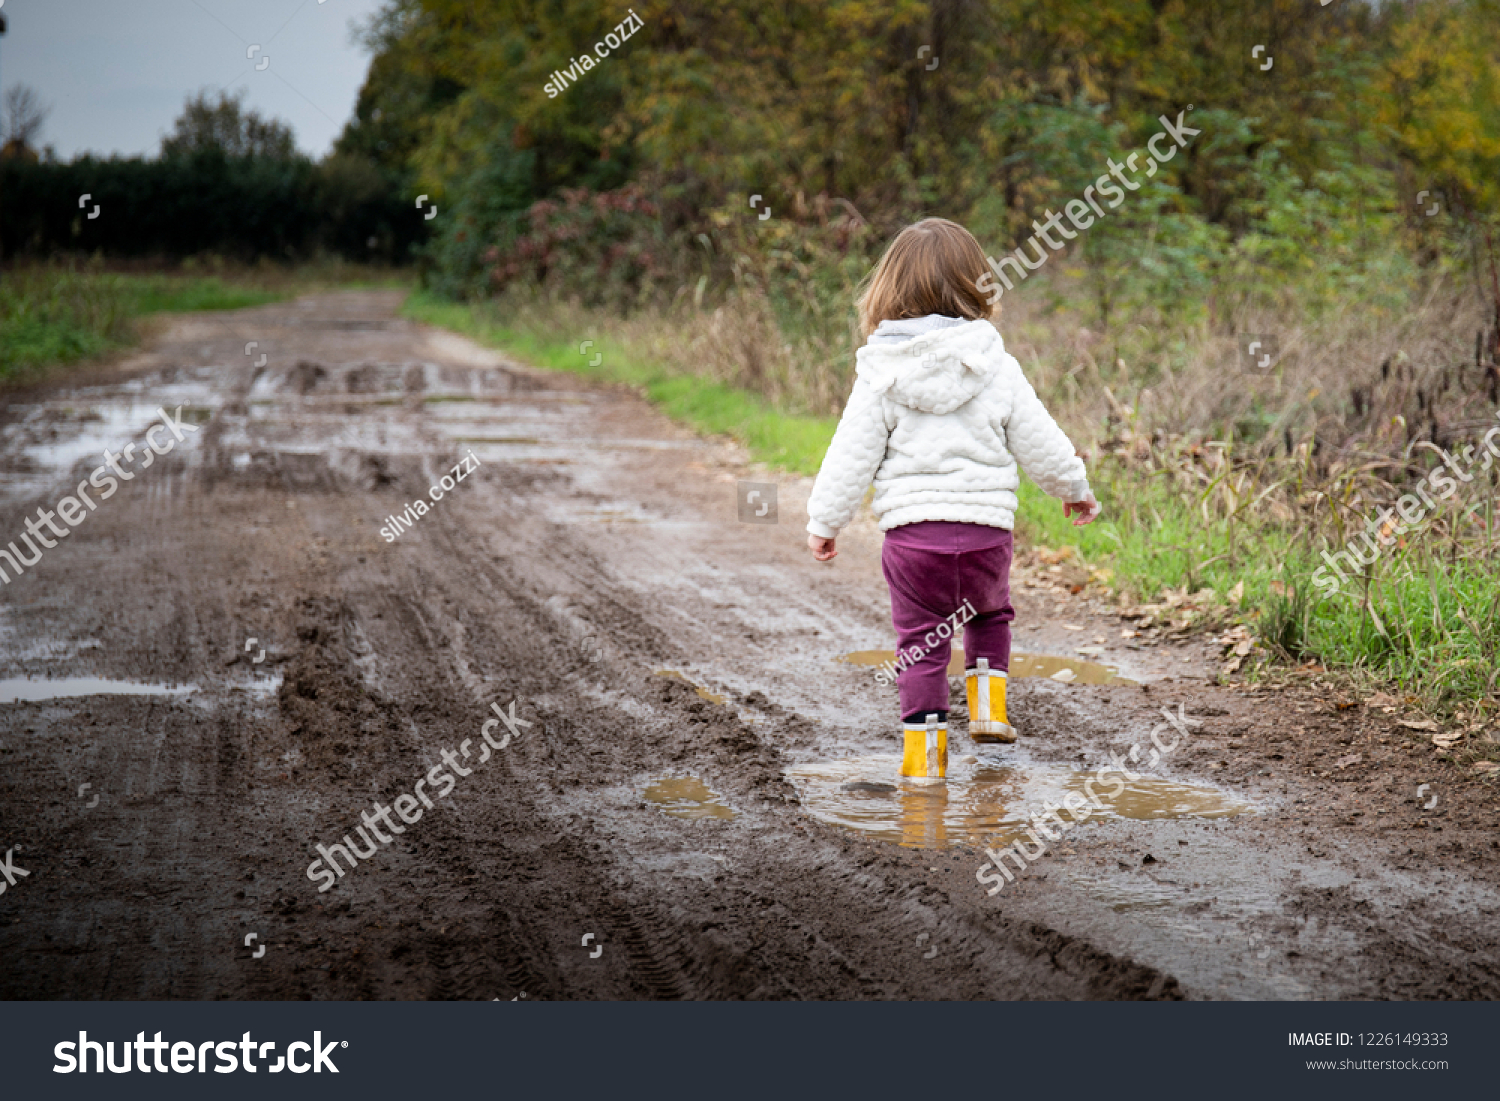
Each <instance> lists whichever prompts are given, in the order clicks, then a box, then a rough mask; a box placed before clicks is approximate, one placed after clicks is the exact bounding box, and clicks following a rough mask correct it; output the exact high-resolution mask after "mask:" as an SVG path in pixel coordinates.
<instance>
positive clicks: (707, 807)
mask: <svg viewBox="0 0 1500 1101" xmlns="http://www.w3.org/2000/svg"><path fill="white" fill-rule="evenodd" d="M641 794H642V796H643V797H644V798H645V800H646V801H647V802H648V803H655V804H656V805H657V806H659V807H661V810H662V813H663V814H670V815H671V816H672V817H673V818H690V819H691V818H733V817H734V816H735V812H734V811H733V810H731V809H730V808H729V807H727V806H725V805H724V803H723V801H722V797H721V796H720V795H719V793H718V792H716V791H714V790H713V789H712V788H710V787H709V786H708V785H707V784H705V783H704V782H703V781H702V780H700V779H698V777H696V776H668V777H666V778H665V779H661V780H658V781H656V783H654V784H652V785H651V786H650V787H648V788H647V789H646V790H645V791H644V792H642V793H641Z"/></svg>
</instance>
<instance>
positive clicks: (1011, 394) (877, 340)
mask: <svg viewBox="0 0 1500 1101" xmlns="http://www.w3.org/2000/svg"><path fill="white" fill-rule="evenodd" d="M1074 450H1075V449H1074V447H1073V444H1072V443H1071V442H1069V440H1068V437H1067V436H1066V435H1065V434H1064V433H1063V430H1062V429H1061V428H1059V427H1058V426H1057V422H1056V421H1054V420H1053V419H1052V417H1051V415H1050V414H1049V413H1048V412H1047V410H1046V408H1045V407H1044V406H1043V405H1042V402H1041V399H1040V398H1038V397H1037V396H1036V391H1035V390H1033V389H1032V388H1031V384H1030V383H1029V382H1027V381H1026V376H1025V375H1023V374H1022V373H1021V365H1020V364H1019V363H1017V362H1016V360H1015V357H1014V356H1012V355H1010V353H1008V352H1007V351H1006V350H1005V342H1004V341H1003V340H1001V339H1000V334H999V332H997V331H996V329H995V327H994V326H993V325H992V324H990V323H989V322H988V321H962V320H960V319H958V318H951V317H940V316H937V315H932V316H929V317H923V318H916V319H914V320H910V321H884V322H881V324H880V327H879V328H878V329H877V330H876V331H875V332H874V333H872V334H871V336H870V341H869V343H867V344H866V345H865V346H864V347H863V348H861V349H860V350H859V352H858V354H857V356H856V368H855V381H854V391H853V392H852V393H851V394H850V395H849V404H848V405H847V406H845V408H844V415H843V418H842V419H841V420H840V421H839V426H838V430H837V431H836V432H835V433H834V436H833V442H832V443H831V444H830V445H829V447H828V454H827V455H825V456H824V457H823V466H822V469H820V470H819V471H818V478H817V481H816V482H815V483H814V484H813V491H812V497H811V498H809V499H808V502H807V514H808V524H807V530H808V531H809V532H811V533H812V534H813V535H817V536H820V537H822V538H824V539H832V538H834V537H836V536H837V535H838V532H839V529H840V528H842V527H844V526H845V525H846V524H848V523H849V521H850V520H852V519H853V518H854V512H855V510H856V509H857V508H858V507H859V503H860V501H861V499H862V498H863V497H864V494H865V490H866V488H868V486H869V484H870V480H871V479H872V478H873V479H874V481H875V500H874V504H873V507H874V510H875V515H876V516H877V517H878V518H879V520H880V530H881V531H889V530H890V529H891V528H895V527H900V526H901V525H903V524H914V523H917V522H918V521H921V520H957V521H960V522H962V523H968V524H985V525H988V526H990V527H997V528H1006V529H1010V528H1011V527H1013V526H1014V525H1015V518H1016V507H1017V504H1018V502H1017V499H1016V490H1017V488H1019V486H1020V484H1021V479H1020V474H1019V471H1018V469H1017V463H1018V462H1019V464H1020V467H1021V468H1022V469H1024V470H1025V471H1026V473H1027V474H1028V475H1029V476H1030V477H1031V479H1032V480H1033V481H1034V482H1036V483H1037V485H1038V486H1040V487H1041V488H1042V490H1043V492H1045V493H1048V494H1050V495H1052V496H1053V497H1060V498H1062V499H1063V500H1065V501H1084V500H1090V499H1092V494H1091V493H1090V491H1089V485H1088V476H1087V473H1086V472H1085V470H1084V465H1083V460H1082V459H1081V458H1079V457H1078V456H1077V455H1076V454H1075V453H1074Z"/></svg>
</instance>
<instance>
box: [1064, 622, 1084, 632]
mask: <svg viewBox="0 0 1500 1101" xmlns="http://www.w3.org/2000/svg"><path fill="white" fill-rule="evenodd" d="M1062 628H1063V630H1064V631H1082V630H1083V628H1082V627H1075V626H1073V625H1072V624H1071V623H1064V624H1063V625H1062Z"/></svg>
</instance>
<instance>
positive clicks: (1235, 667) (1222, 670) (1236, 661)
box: [1219, 657, 1245, 677]
mask: <svg viewBox="0 0 1500 1101" xmlns="http://www.w3.org/2000/svg"><path fill="white" fill-rule="evenodd" d="M1244 660H1245V659H1244V658H1242V657H1232V658H1230V659H1229V660H1228V661H1226V662H1225V663H1224V664H1223V665H1221V666H1219V676H1221V677H1227V676H1229V675H1230V674H1231V673H1238V672H1239V671H1240V665H1241V664H1242V663H1243V662H1244Z"/></svg>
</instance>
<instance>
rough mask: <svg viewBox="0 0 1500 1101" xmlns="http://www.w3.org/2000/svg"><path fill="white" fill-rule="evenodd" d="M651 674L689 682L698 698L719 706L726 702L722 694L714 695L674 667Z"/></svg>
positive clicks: (685, 682)
mask: <svg viewBox="0 0 1500 1101" xmlns="http://www.w3.org/2000/svg"><path fill="white" fill-rule="evenodd" d="M651 675H652V676H653V677H672V678H673V679H675V680H680V681H682V682H683V683H684V684H691V685H692V686H693V691H694V692H696V693H698V698H699V699H704V700H707V701H708V702H709V703H716V704H718V705H719V706H720V707H722V706H723V705H724V703H725V702H726V701H725V699H724V697H723V696H720V695H716V694H715V693H713V692H710V691H709V690H708V689H707V688H703V687H701V686H699V685H696V684H693V682H692V681H691V680H689V679H688V678H687V677H685V676H683V675H682V674H681V673H679V672H678V671H677V670H676V669H657V670H655V671H654V672H652V674H651Z"/></svg>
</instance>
